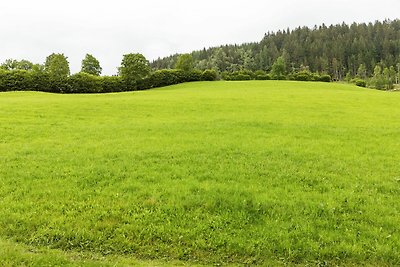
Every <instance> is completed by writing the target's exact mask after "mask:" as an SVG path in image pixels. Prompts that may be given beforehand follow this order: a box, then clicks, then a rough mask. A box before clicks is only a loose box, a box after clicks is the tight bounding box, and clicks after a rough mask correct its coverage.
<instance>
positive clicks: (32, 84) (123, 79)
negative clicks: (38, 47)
mask: <svg viewBox="0 0 400 267" xmlns="http://www.w3.org/2000/svg"><path fill="white" fill-rule="evenodd" d="M182 58H184V57H182ZM101 71H102V68H101V67H100V63H99V61H98V60H97V59H96V58H95V57H93V56H92V55H89V54H88V55H86V57H85V58H84V59H83V60H82V68H81V71H80V72H79V73H76V74H73V75H70V69H69V62H68V59H67V57H66V56H64V55H63V54H52V55H50V56H48V57H47V59H46V62H45V63H44V64H43V65H40V64H33V63H31V62H29V61H27V60H21V61H18V60H12V59H9V60H6V61H5V62H4V63H3V64H1V65H0V91H3V92H4V91H43V92H53V93H108V92H123V91H135V90H146V89H151V88H155V87H161V86H168V85H173V84H178V83H184V82H192V81H213V80H216V79H217V77H218V74H217V72H216V71H214V70H205V71H200V70H195V69H193V68H192V66H190V67H189V68H187V67H186V66H181V65H179V64H177V69H165V70H156V71H154V70H152V69H151V67H150V63H149V61H148V60H147V59H146V58H145V57H144V56H143V55H141V54H127V55H124V56H123V60H122V62H121V66H120V67H119V69H118V75H117V76H100V74H101Z"/></svg>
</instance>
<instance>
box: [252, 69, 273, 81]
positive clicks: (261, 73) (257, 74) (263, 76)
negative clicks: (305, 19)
mask: <svg viewBox="0 0 400 267" xmlns="http://www.w3.org/2000/svg"><path fill="white" fill-rule="evenodd" d="M254 79H256V80H260V81H261V80H271V76H270V75H269V74H267V73H266V72H265V71H262V70H258V71H256V72H255V73H254Z"/></svg>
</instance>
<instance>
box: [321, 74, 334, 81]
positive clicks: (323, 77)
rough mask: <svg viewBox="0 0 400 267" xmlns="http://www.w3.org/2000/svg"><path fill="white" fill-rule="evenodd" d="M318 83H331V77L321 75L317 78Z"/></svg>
mask: <svg viewBox="0 0 400 267" xmlns="http://www.w3.org/2000/svg"><path fill="white" fill-rule="evenodd" d="M319 81H320V82H326V83H330V82H331V81H332V77H331V76H330V75H329V74H322V75H321V76H320V77H319Z"/></svg>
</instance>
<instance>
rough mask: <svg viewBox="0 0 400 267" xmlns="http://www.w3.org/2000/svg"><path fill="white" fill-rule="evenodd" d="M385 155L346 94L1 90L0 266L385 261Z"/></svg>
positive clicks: (398, 158)
mask: <svg viewBox="0 0 400 267" xmlns="http://www.w3.org/2000/svg"><path fill="white" fill-rule="evenodd" d="M399 152H400V94H398V93H394V92H392V93H388V92H382V91H375V90H369V89H362V88H357V87H355V86H351V85H343V84H329V83H304V82H278V81H265V82H203V83H190V84H181V85H177V86H172V87H167V88H160V89H155V90H149V91H143V92H132V93H116V94H103V95H57V94H48V93H37V92H11V93H1V94H0V240H2V241H1V242H0V264H1V265H6V266H7V265H9V266H13V265H23V264H25V265H37V266H44V265H46V264H48V265H49V266H52V265H55V263H59V264H60V265H68V264H70V265H72V266H82V265H89V266H95V265H96V266H97V265H99V264H100V263H102V264H105V265H107V264H109V265H117V266H119V265H162V264H161V263H163V264H167V265H174V264H189V265H191V264H230V263H234V264H249V265H251V264H265V265H278V264H281V265H284V264H289V265H290V264H300V265H307V264H309V265H335V264H339V265H370V266H374V265H379V266H393V265H399V264H400V236H399V235H400V227H399V226H400V165H399V163H400V153H399ZM153 260H155V261H153ZM160 262H161V263H160Z"/></svg>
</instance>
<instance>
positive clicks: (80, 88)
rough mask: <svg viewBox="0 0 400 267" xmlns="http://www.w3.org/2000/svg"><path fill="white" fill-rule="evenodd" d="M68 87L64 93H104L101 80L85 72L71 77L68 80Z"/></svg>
mask: <svg viewBox="0 0 400 267" xmlns="http://www.w3.org/2000/svg"><path fill="white" fill-rule="evenodd" d="M67 83H68V87H66V88H67V89H66V90H70V91H64V93H102V92H103V88H102V82H101V78H100V77H98V76H94V75H91V74H87V73H84V72H80V73H77V74H74V75H71V76H70V77H69V78H68V79H67Z"/></svg>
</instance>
